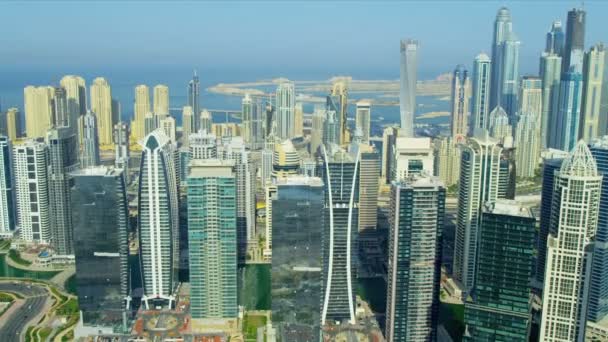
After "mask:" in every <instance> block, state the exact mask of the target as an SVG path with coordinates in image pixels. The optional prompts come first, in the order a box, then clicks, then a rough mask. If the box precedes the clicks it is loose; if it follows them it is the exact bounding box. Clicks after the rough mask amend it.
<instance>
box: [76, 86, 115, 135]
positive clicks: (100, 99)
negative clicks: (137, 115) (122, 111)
mask: <svg viewBox="0 0 608 342" xmlns="http://www.w3.org/2000/svg"><path fill="white" fill-rule="evenodd" d="M91 111H92V112H93V113H95V116H96V117H97V135H98V137H99V144H100V145H102V146H111V145H112V130H113V128H114V124H115V123H116V122H114V121H113V118H112V92H111V89H110V85H109V84H108V81H106V80H105V79H104V78H103V77H98V78H96V79H94V80H93V84H91ZM83 115H84V114H83Z"/></svg>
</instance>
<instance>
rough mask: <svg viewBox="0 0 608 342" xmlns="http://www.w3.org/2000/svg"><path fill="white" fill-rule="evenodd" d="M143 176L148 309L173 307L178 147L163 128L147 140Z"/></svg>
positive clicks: (141, 199) (141, 224)
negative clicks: (163, 305) (160, 305)
mask: <svg viewBox="0 0 608 342" xmlns="http://www.w3.org/2000/svg"><path fill="white" fill-rule="evenodd" d="M139 174H140V178H139V196H138V200H139V216H138V221H139V222H138V225H139V241H140V243H139V250H140V262H141V271H142V275H143V285H144V296H143V298H142V301H143V302H144V303H145V305H146V308H149V307H150V304H151V303H150V302H152V303H153V304H156V302H157V301H160V300H162V301H164V302H168V304H169V307H171V306H172V304H173V302H174V300H175V297H174V295H173V293H174V290H175V287H176V285H177V270H178V265H179V248H177V246H179V222H178V218H179V211H178V208H179V206H178V203H177V201H178V196H177V178H176V170H175V165H174V146H173V144H171V142H170V141H169V138H168V137H167V136H166V135H165V134H164V133H163V131H162V130H161V129H157V130H155V131H153V132H152V133H150V134H149V135H148V136H146V138H145V139H144V140H143V144H142V155H141V167H140V173H139Z"/></svg>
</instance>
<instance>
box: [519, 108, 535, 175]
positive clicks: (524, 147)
mask: <svg viewBox="0 0 608 342" xmlns="http://www.w3.org/2000/svg"><path fill="white" fill-rule="evenodd" d="M537 128H538V122H537V119H536V115H534V114H522V115H520V116H519V122H518V123H517V128H516V129H515V144H516V145H515V146H516V147H517V148H516V149H515V159H516V162H515V164H516V165H517V170H516V172H517V177H519V178H532V177H534V175H535V174H536V173H535V172H536V169H537V168H538V164H539V159H540V143H539V141H538V140H539V139H540V134H539V130H538V129H537Z"/></svg>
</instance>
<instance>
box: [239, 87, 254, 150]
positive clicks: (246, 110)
mask: <svg viewBox="0 0 608 342" xmlns="http://www.w3.org/2000/svg"><path fill="white" fill-rule="evenodd" d="M253 107H254V105H253V101H252V99H251V96H249V94H245V96H244V97H243V100H242V101H241V113H242V119H241V123H242V125H243V139H244V140H245V142H246V143H247V144H251V140H252V134H251V117H252V114H253Z"/></svg>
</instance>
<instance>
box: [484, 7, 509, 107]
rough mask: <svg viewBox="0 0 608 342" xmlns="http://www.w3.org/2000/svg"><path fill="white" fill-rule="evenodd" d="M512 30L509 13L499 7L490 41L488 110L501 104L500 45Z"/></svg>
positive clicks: (501, 53) (501, 61) (501, 60)
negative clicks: (490, 72) (490, 61)
mask: <svg viewBox="0 0 608 342" xmlns="http://www.w3.org/2000/svg"><path fill="white" fill-rule="evenodd" d="M512 29H513V23H512V22H511V12H510V11H509V9H508V8H506V7H501V8H500V9H499V10H498V13H497V14H496V20H495V21H494V36H493V39H492V76H491V77H490V82H491V85H490V110H492V109H493V108H495V107H496V106H498V105H499V104H500V103H501V100H500V97H501V94H502V69H503V68H502V65H503V59H504V58H503V53H504V51H503V48H502V43H503V42H504V41H505V40H506V39H507V37H508V35H509V34H510V33H511V31H512Z"/></svg>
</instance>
